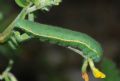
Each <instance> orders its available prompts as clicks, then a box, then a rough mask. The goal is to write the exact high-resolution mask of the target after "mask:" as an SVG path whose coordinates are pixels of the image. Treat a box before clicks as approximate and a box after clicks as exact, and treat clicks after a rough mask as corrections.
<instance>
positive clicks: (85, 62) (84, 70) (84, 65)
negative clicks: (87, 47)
mask: <svg viewBox="0 0 120 81" xmlns="http://www.w3.org/2000/svg"><path fill="white" fill-rule="evenodd" d="M87 66H88V60H87V59H85V60H84V63H83V66H82V73H85V72H86V70H87Z"/></svg>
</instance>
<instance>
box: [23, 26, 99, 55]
mask: <svg viewBox="0 0 120 81" xmlns="http://www.w3.org/2000/svg"><path fill="white" fill-rule="evenodd" d="M23 29H24V28H23ZM25 30H26V31H29V32H31V33H33V34H34V35H38V36H41V37H47V38H53V39H57V40H61V41H64V42H75V43H81V44H83V45H85V46H86V47H88V48H89V49H90V50H92V51H93V52H95V53H96V54H97V55H98V52H97V51H96V50H95V49H92V48H91V47H90V46H89V45H87V44H86V43H84V42H82V41H79V40H65V39H62V38H58V37H54V36H50V35H47V36H46V35H39V34H36V33H34V32H33V31H31V30H29V29H25Z"/></svg>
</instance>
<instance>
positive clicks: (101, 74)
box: [92, 68, 106, 78]
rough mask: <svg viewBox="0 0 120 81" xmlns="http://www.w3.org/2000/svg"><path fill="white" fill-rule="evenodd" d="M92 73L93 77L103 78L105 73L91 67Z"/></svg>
mask: <svg viewBox="0 0 120 81" xmlns="http://www.w3.org/2000/svg"><path fill="white" fill-rule="evenodd" d="M92 71H93V75H94V77H95V78H105V77H106V75H105V74H104V73H102V72H101V71H99V70H98V69H97V68H93V69H92Z"/></svg>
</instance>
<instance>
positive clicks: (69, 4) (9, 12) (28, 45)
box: [0, 0, 120, 81]
mask: <svg viewBox="0 0 120 81" xmlns="http://www.w3.org/2000/svg"><path fill="white" fill-rule="evenodd" d="M20 10H21V8H20V7H18V6H17V5H16V4H15V2H14V0H0V12H2V17H0V19H1V18H2V20H0V27H2V26H3V27H6V26H7V25H8V24H9V23H10V22H11V21H12V20H13V19H14V18H15V17H16V16H17V14H18V13H19V12H20ZM35 15H36V18H35V20H36V21H37V22H40V23H45V24H51V25H56V26H61V27H64V28H67V29H72V30H76V31H80V32H84V33H86V34H88V35H90V36H92V37H93V38H95V39H96V40H97V41H99V42H100V43H101V45H102V47H103V50H104V54H103V56H104V57H107V58H109V59H111V60H113V61H114V62H115V63H116V64H117V67H118V68H120V63H119V61H120V60H119V59H120V56H119V54H120V42H119V41H120V1H119V0H63V2H62V3H61V4H60V6H57V7H56V6H54V7H52V8H51V10H50V11H49V12H46V11H37V12H35ZM3 23H5V24H4V25H2V24H3ZM0 49H2V50H1V51H0V52H1V56H0V68H1V72H2V71H3V70H4V69H5V67H6V66H7V63H8V59H9V58H10V57H11V55H9V54H12V58H13V59H14V61H15V63H14V66H13V69H12V73H13V74H15V76H16V77H17V78H18V80H19V81H82V79H81V73H80V72H81V65H82V62H83V61H82V60H83V58H82V57H81V56H79V55H78V54H76V53H74V52H72V51H70V50H68V49H66V48H64V47H61V46H57V45H53V44H49V43H43V42H40V41H39V40H37V39H31V40H28V41H26V42H24V43H22V44H21V45H20V48H18V49H17V50H16V51H13V50H10V49H8V48H5V47H4V46H2V45H1V46H0ZM8 51H10V52H8ZM6 56H7V57H6ZM96 66H98V67H99V64H98V65H96ZM90 77H91V79H92V80H91V81H97V80H96V79H94V78H93V76H92V75H91V72H90Z"/></svg>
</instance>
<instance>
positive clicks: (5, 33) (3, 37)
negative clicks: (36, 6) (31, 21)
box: [0, 4, 31, 43]
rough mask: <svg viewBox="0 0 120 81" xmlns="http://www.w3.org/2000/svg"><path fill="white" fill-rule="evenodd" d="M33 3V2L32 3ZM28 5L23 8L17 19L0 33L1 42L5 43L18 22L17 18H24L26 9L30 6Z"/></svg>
mask: <svg viewBox="0 0 120 81" xmlns="http://www.w3.org/2000/svg"><path fill="white" fill-rule="evenodd" d="M30 5H31V4H30ZM30 5H29V6H27V7H26V8H23V10H22V11H21V12H20V14H19V15H18V16H17V17H16V18H15V20H14V21H13V22H12V23H11V24H10V25H9V26H8V27H7V28H6V29H5V31H3V32H2V33H0V43H4V42H5V41H6V40H7V38H8V37H9V35H10V34H11V31H12V29H13V28H14V26H15V23H16V22H17V20H19V19H24V18H25V16H26V14H27V13H26V11H27V9H28V8H29V7H30Z"/></svg>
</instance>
